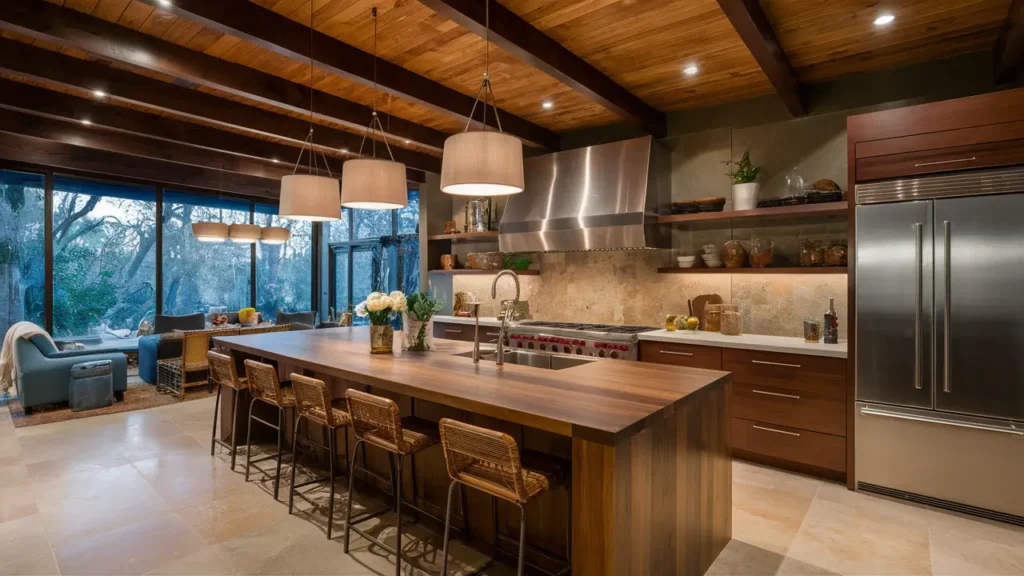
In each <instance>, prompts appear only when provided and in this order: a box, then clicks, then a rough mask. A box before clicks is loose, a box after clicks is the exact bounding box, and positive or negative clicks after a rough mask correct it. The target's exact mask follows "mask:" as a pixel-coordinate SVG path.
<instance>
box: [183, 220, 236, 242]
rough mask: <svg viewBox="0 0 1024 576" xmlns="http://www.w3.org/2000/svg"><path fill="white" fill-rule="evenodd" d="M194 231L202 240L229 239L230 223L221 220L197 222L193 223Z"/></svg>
mask: <svg viewBox="0 0 1024 576" xmlns="http://www.w3.org/2000/svg"><path fill="white" fill-rule="evenodd" d="M192 233H193V234H195V235H196V240H199V241H200V242H209V243H215V242H224V241H225V240H227V239H228V225H227V224H223V223H221V222H196V223H195V224H192Z"/></svg>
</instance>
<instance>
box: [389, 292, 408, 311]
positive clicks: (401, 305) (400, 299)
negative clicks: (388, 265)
mask: <svg viewBox="0 0 1024 576" xmlns="http://www.w3.org/2000/svg"><path fill="white" fill-rule="evenodd" d="M388 298H390V299H391V303H392V306H391V309H392V310H394V311H396V312H404V311H405V309H406V308H407V302H406V300H405V294H402V293H401V292H399V291H398V290H395V291H394V292H392V293H391V294H389V295H388Z"/></svg>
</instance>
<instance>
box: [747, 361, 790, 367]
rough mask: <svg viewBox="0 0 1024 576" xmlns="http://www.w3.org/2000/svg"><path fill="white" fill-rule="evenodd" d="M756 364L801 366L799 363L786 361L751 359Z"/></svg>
mask: <svg viewBox="0 0 1024 576" xmlns="http://www.w3.org/2000/svg"><path fill="white" fill-rule="evenodd" d="M751 362H753V363H754V364H764V365H766V366H785V367H786V368H799V367H800V365H799V364H786V363H785V362H767V361H765V360H751Z"/></svg>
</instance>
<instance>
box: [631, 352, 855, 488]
mask: <svg viewBox="0 0 1024 576" xmlns="http://www.w3.org/2000/svg"><path fill="white" fill-rule="evenodd" d="M640 360H641V361H643V362H654V363H658V364H671V365H674V366H688V367H691V368H706V369H713V370H724V371H726V372H731V373H732V376H733V384H732V410H733V422H732V427H733V454H734V455H735V456H736V457H738V458H743V459H747V460H753V461H756V462H762V463H766V464H769V465H773V466H778V467H781V468H788V469H792V470H797V471H800V472H806V473H811V474H817V475H820V476H826V477H829V478H838V479H841V478H842V476H843V475H844V473H845V471H846V424H847V412H848V410H847V405H846V403H847V379H846V360H845V359H844V358H829V357H825V356H808V355H804V354H783V353H778V352H761V351H756V350H740V349H734V348H718V347H715V346H699V345H693V344H683V343H675V342H650V341H643V342H641V343H640Z"/></svg>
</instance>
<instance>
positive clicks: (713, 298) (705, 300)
mask: <svg viewBox="0 0 1024 576" xmlns="http://www.w3.org/2000/svg"><path fill="white" fill-rule="evenodd" d="M724 303H725V300H724V299H722V297H721V296H719V295H718V294H701V295H700V296H697V297H696V298H694V299H693V315H694V316H696V317H697V318H700V329H701V330H703V329H704V307H705V306H707V305H708V304H724Z"/></svg>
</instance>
